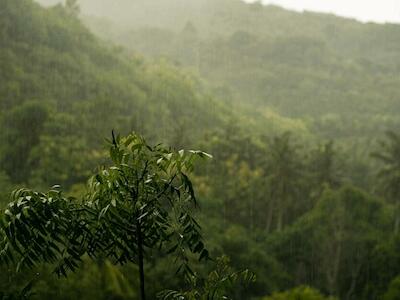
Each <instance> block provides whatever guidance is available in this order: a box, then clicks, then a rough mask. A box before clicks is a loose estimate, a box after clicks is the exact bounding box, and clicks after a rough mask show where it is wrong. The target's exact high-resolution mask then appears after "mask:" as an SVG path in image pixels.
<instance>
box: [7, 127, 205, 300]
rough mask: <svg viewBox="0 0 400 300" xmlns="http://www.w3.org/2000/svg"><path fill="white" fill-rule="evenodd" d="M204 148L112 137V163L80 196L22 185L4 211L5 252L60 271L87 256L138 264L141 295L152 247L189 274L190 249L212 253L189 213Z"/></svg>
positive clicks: (63, 272) (9, 259) (135, 137)
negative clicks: (176, 148) (186, 148)
mask: <svg viewBox="0 0 400 300" xmlns="http://www.w3.org/2000/svg"><path fill="white" fill-rule="evenodd" d="M208 156H209V155H208V154H206V153H204V152H201V151H184V150H180V151H174V150H172V149H168V148H165V147H163V146H162V145H156V146H150V145H148V144H147V143H146V142H145V140H144V139H143V138H142V137H140V136H138V135H135V134H131V135H129V136H127V137H125V138H120V137H115V136H114V134H113V138H112V141H110V157H111V166H110V167H104V168H102V169H101V170H100V172H99V173H98V174H96V175H95V176H93V177H92V178H91V179H90V180H89V185H88V190H89V191H88V194H87V195H86V196H85V197H83V199H82V200H81V201H77V200H74V199H71V198H65V197H63V195H62V193H61V192H60V191H59V189H58V187H55V188H53V189H51V190H50V191H49V192H48V193H46V194H44V193H39V192H35V191H30V190H26V189H20V190H17V191H15V192H14V193H13V194H12V201H11V202H10V204H9V205H8V207H7V209H6V210H5V211H4V215H3V217H2V220H1V221H2V222H1V227H0V237H1V243H0V249H1V252H0V258H1V259H2V261H4V262H6V263H10V262H12V261H15V262H17V269H20V267H22V266H28V267H33V266H34V265H35V264H37V263H43V262H50V263H56V264H57V265H56V272H57V273H58V274H61V275H65V276H66V274H67V271H69V270H71V271H74V270H75V269H76V268H78V267H79V262H80V261H81V257H82V256H83V255H84V254H88V255H89V257H91V258H93V259H95V258H96V257H102V258H107V259H109V260H111V261H112V262H113V263H115V264H125V263H127V262H133V263H135V264H137V265H138V267H139V278H140V294H141V299H142V300H144V299H145V298H146V296H145V285H144V283H145V282H144V277H145V276H144V260H145V257H146V253H147V252H149V251H151V250H152V249H155V248H156V249H167V250H168V251H167V253H168V254H174V255H176V257H177V259H179V260H180V261H181V266H180V267H179V270H178V271H181V272H182V273H183V274H184V275H186V276H189V275H192V274H193V272H192V270H191V269H190V267H189V263H188V262H189V259H188V256H187V255H188V254H187V253H188V252H192V253H197V254H198V256H199V259H200V260H202V259H207V258H208V252H207V250H206V249H205V248H204V244H203V242H202V237H201V234H200V226H199V225H198V223H197V222H196V220H195V219H194V217H193V215H192V213H191V211H192V208H193V207H195V206H196V197H195V194H194V190H193V187H192V183H191V181H190V179H189V177H188V175H187V172H190V171H192V169H193V163H194V160H195V159H196V157H208Z"/></svg>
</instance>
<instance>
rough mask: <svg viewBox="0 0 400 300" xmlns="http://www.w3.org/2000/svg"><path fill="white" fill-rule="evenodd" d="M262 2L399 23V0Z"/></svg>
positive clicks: (280, 0) (294, 0)
mask: <svg viewBox="0 0 400 300" xmlns="http://www.w3.org/2000/svg"><path fill="white" fill-rule="evenodd" d="M248 1H249V2H251V1H252V0H248ZM263 3H265V4H276V5H279V6H282V7H285V8H289V9H294V10H298V11H303V10H309V11H319V12H327V13H333V14H335V15H340V16H345V17H351V18H355V19H358V20H360V21H364V22H365V21H373V22H379V23H384V22H391V23H400V0H263Z"/></svg>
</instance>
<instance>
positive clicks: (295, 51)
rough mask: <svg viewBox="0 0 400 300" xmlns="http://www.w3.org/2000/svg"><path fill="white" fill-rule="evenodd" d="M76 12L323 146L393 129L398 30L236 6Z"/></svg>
mask: <svg viewBox="0 0 400 300" xmlns="http://www.w3.org/2000/svg"><path fill="white" fill-rule="evenodd" d="M80 4H81V7H82V13H83V16H84V17H83V19H84V21H85V23H86V24H87V25H88V26H89V27H90V28H91V29H92V30H93V31H94V32H96V33H97V34H98V35H100V36H102V37H103V38H106V39H109V40H112V41H114V42H117V43H119V44H121V45H124V46H126V47H129V48H131V49H133V50H135V51H138V52H139V53H145V54H146V55H148V56H149V57H160V56H164V57H168V58H169V59H171V60H173V61H176V62H177V63H178V64H180V65H183V66H186V67H187V68H190V69H191V70H194V71H195V72H198V73H199V74H200V75H201V76H202V77H203V78H205V79H206V80H207V81H208V82H209V83H211V85H212V86H213V87H214V92H215V93H217V94H218V95H219V96H220V97H222V98H227V99H229V101H230V100H232V99H233V100H235V101H236V102H240V103H246V104H249V103H250V104H251V105H252V106H253V108H254V109H255V110H259V109H260V107H261V108H263V107H266V106H267V107H270V108H273V109H274V110H277V111H279V112H280V113H282V114H284V115H286V116H288V117H296V118H303V119H308V120H311V123H312V124H313V127H314V130H315V132H317V133H318V134H320V135H322V136H324V137H329V138H335V137H341V138H343V137H375V136H377V135H378V134H381V133H382V131H383V130H386V129H387V128H397V127H398V126H399V125H400V124H399V119H398V116H397V112H398V111H399V110H400V104H399V103H400V102H399V101H398V95H399V94H400V78H399V76H398V74H399V71H400V51H399V50H400V44H399V43H398V40H399V37H400V26H399V25H393V24H386V25H378V24H372V23H368V24H363V23H359V22H357V21H354V20H350V19H344V18H339V17H335V16H333V15H325V14H317V13H309V12H305V13H302V14H300V13H295V12H291V11H286V10H284V9H281V8H279V7H274V6H262V5H261V4H259V3H253V4H247V3H244V2H242V1H239V0H212V1H211V0H191V1H183V0H162V1H156V0H146V1H141V0H137V1H129V0H122V1H119V2H118V4H115V3H114V2H113V1H110V0H102V1H101V2H98V1H92V0H81V1H80ZM87 15H90V17H88V16H87Z"/></svg>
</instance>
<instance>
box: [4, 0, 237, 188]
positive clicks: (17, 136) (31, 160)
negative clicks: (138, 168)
mask: <svg viewBox="0 0 400 300" xmlns="http://www.w3.org/2000/svg"><path fill="white" fill-rule="evenodd" d="M0 12H1V14H2V15H1V18H0V44H1V48H0V66H1V67H0V82H1V85H0V106H1V113H0V122H1V125H2V129H3V130H2V132H1V133H0V138H1V140H2V144H1V146H0V167H1V170H3V171H5V172H6V174H7V175H8V176H9V177H10V178H11V179H12V181H13V182H28V181H30V182H31V181H32V180H33V181H35V182H39V183H40V182H42V181H44V182H45V183H46V184H54V183H63V184H66V185H70V184H73V183H75V182H81V181H82V180H84V179H85V175H86V174H87V173H86V171H87V170H89V169H90V167H91V166H93V165H95V163H94V161H96V160H97V159H98V158H99V157H100V156H101V155H100V154H98V153H97V150H96V149H99V147H100V146H101V145H102V139H103V138H104V137H105V136H108V135H109V134H110V133H111V130H112V129H115V130H117V131H118V132H123V133H125V132H127V131H130V130H137V131H139V132H141V133H143V134H145V135H146V136H147V137H149V138H150V139H155V140H158V141H169V142H171V143H173V144H175V145H176V146H182V144H185V145H190V144H193V143H194V142H195V141H196V139H197V138H199V137H200V136H202V135H203V134H204V131H207V130H209V129H212V128H214V126H218V125H220V124H221V123H222V122H223V120H222V119H223V118H227V117H228V116H229V115H230V113H229V109H227V108H224V105H223V104H221V103H218V102H217V101H215V100H213V99H212V98H211V97H210V96H209V95H208V94H207V93H206V91H205V90H204V89H203V88H202V86H201V83H200V82H199V81H198V80H197V79H196V78H195V77H193V76H191V75H189V74H187V73H184V72H182V71H181V70H179V69H177V68H175V67H173V66H171V65H169V64H167V63H159V64H150V63H147V62H145V61H144V60H143V59H142V58H140V57H137V56H128V55H125V54H124V53H122V50H120V49H117V48H110V47H107V46H105V45H104V44H103V43H102V42H100V41H99V40H98V39H97V38H96V37H95V36H94V35H93V34H92V33H90V32H89V31H88V30H87V29H86V28H85V27H84V26H82V24H81V22H80V21H79V20H78V19H77V18H76V17H75V16H74V15H73V12H72V11H70V10H68V7H63V6H56V7H53V8H51V9H44V8H42V7H40V6H39V5H38V4H36V3H34V2H33V1H31V0H4V1H1V2H0ZM212 107H213V108H214V109H210V108H212ZM224 116H225V117H224ZM93 151H94V152H93ZM83 153H87V155H83ZM96 153H97V154H96ZM35 172H36V173H35ZM37 172H39V173H37ZM71 174H74V176H71ZM68 178H75V179H74V181H73V182H71V181H69V179H68Z"/></svg>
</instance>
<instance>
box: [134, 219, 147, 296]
mask: <svg viewBox="0 0 400 300" xmlns="http://www.w3.org/2000/svg"><path fill="white" fill-rule="evenodd" d="M136 229H137V245H138V258H139V279H140V299H141V300H146V294H145V290H144V268H143V239H142V228H141V226H140V221H139V220H138V221H136Z"/></svg>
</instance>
